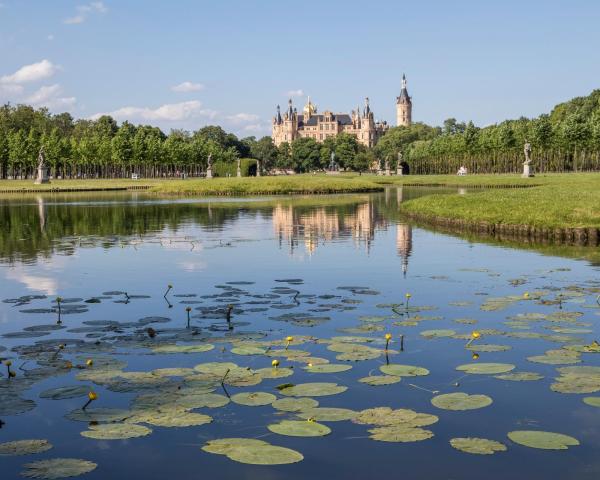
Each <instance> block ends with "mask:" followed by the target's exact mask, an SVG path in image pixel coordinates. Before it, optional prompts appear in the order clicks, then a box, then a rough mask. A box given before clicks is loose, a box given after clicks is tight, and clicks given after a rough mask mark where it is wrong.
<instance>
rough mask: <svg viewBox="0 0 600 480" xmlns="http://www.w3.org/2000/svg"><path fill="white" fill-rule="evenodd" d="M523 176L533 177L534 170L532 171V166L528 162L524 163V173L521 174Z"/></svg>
mask: <svg viewBox="0 0 600 480" xmlns="http://www.w3.org/2000/svg"><path fill="white" fill-rule="evenodd" d="M521 177H522V178H529V177H533V172H532V171H531V167H530V165H529V164H528V163H524V164H523V175H521Z"/></svg>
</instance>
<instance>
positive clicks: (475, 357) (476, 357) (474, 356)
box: [471, 352, 479, 360]
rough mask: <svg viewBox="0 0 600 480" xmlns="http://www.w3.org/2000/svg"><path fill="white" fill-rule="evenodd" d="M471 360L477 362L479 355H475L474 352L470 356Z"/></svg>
mask: <svg viewBox="0 0 600 480" xmlns="http://www.w3.org/2000/svg"><path fill="white" fill-rule="evenodd" d="M471 358H472V359H473V360H478V359H479V354H478V353H475V352H473V355H471Z"/></svg>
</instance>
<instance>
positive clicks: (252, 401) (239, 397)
mask: <svg viewBox="0 0 600 480" xmlns="http://www.w3.org/2000/svg"><path fill="white" fill-rule="evenodd" d="M275 400H277V397H276V396H275V395H273V394H272V393H267V392H243V393H236V394H235V395H232V397H231V401H232V402H233V403H237V404H239V405H246V406H248V407H258V406H261V405H269V404H271V403H273V402H274V401H275Z"/></svg>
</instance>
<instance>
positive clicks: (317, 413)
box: [298, 407, 358, 422]
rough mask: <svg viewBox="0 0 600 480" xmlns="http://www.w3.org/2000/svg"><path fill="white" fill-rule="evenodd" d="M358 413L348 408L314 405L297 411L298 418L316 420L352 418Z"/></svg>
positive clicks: (332, 420)
mask: <svg viewBox="0 0 600 480" xmlns="http://www.w3.org/2000/svg"><path fill="white" fill-rule="evenodd" d="M357 415H358V412H355V411H354V410H350V409H348V408H334V407H315V408H306V409H304V410H302V411H301V412H299V413H298V416H299V417H300V418H304V419H306V420H309V419H313V420H316V421H318V422H339V421H342V420H352V419H353V418H354V417H356V416H357Z"/></svg>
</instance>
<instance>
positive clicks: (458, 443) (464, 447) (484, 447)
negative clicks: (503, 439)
mask: <svg viewBox="0 0 600 480" xmlns="http://www.w3.org/2000/svg"><path fill="white" fill-rule="evenodd" d="M450 445H452V446H453V447H454V448H456V449H457V450H460V451H461V452H466V453H474V454H477V455H492V454H494V453H496V452H505V451H506V450H507V449H506V445H504V444H503V443H500V442H496V441H495V440H488V439H487V438H476V437H466V438H453V439H451V440H450Z"/></svg>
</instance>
